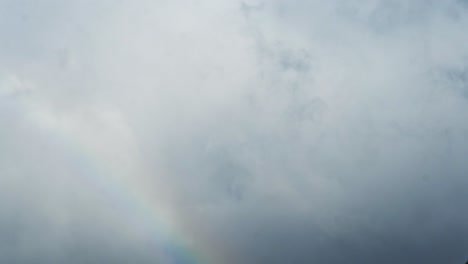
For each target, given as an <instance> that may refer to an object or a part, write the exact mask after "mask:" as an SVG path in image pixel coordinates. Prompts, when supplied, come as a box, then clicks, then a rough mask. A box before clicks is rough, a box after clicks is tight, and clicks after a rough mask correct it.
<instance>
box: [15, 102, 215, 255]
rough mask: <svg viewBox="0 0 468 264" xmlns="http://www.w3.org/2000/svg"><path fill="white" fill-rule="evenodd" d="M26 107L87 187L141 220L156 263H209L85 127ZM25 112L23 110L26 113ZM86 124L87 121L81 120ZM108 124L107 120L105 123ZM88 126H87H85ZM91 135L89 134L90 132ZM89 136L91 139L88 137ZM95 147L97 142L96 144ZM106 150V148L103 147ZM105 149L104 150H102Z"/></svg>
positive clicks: (40, 108) (38, 107) (68, 118)
mask: <svg viewBox="0 0 468 264" xmlns="http://www.w3.org/2000/svg"><path fill="white" fill-rule="evenodd" d="M24 106H27V108H28V110H30V111H27V113H28V115H29V118H31V121H32V122H34V123H36V124H37V125H38V126H39V127H40V128H41V131H42V132H44V133H45V134H46V135H47V137H48V138H53V140H54V141H55V142H56V143H58V145H59V146H61V147H64V148H65V150H66V153H67V157H66V159H67V160H69V161H70V162H71V163H72V164H73V165H74V167H75V166H76V168H77V170H78V171H77V174H78V175H80V176H82V180H83V181H85V184H86V185H87V186H89V187H90V188H92V189H95V190H96V191H99V193H103V194H104V196H105V197H106V199H110V200H111V202H112V204H114V205H115V206H116V207H118V209H119V210H122V211H124V212H126V213H128V215H131V216H132V219H133V218H135V219H138V222H139V224H141V225H142V226H143V227H144V228H145V230H147V235H148V236H149V237H151V243H152V244H151V245H152V247H154V249H155V252H158V256H161V259H159V260H155V262H156V263H162V264H199V263H207V261H202V259H204V258H205V256H203V254H202V253H201V252H203V250H202V249H201V248H198V249H197V248H196V247H195V246H194V245H193V244H192V243H190V241H191V240H190V238H189V236H188V235H184V232H181V231H180V230H178V229H177V228H176V225H175V224H173V222H175V220H174V216H172V214H171V213H170V212H169V211H170V210H166V209H165V208H164V207H163V206H162V205H157V204H155V199H154V197H152V196H151V195H149V194H148V191H145V190H144V189H143V188H140V187H138V186H141V184H140V185H138V184H135V182H133V181H134V180H136V179H134V180H132V179H131V178H129V177H128V175H126V176H127V177H119V176H118V174H119V173H121V172H119V171H118V168H117V169H116V168H115V167H113V165H112V164H113V163H114V165H115V163H116V162H117V161H113V160H112V158H109V157H108V156H105V155H100V154H99V153H101V154H102V151H101V150H100V149H96V148H99V147H97V146H96V144H93V142H92V141H91V142H90V141H89V140H88V139H86V136H82V135H81V134H80V131H79V130H78V131H76V129H77V128H79V127H81V126H82V125H83V123H80V119H79V118H78V119H76V118H74V117H75V116H73V114H72V115H71V116H69V115H68V114H69V113H67V114H64V115H63V116H57V115H58V114H57V113H54V111H50V109H47V108H44V107H43V106H41V105H38V104H35V105H32V106H33V107H31V104H30V103H27V105H24V102H23V103H22V107H24ZM23 110H24V109H23ZM77 120H78V122H77V124H75V125H74V126H69V125H70V122H72V123H73V122H76V121H77ZM82 120H84V119H82ZM104 120H105V119H104ZM84 125H86V123H85V124H84ZM88 132H89V131H88ZM88 135H92V132H91V133H88ZM94 143H96V142H94ZM104 147H105V146H104ZM101 148H102V146H101Z"/></svg>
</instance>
